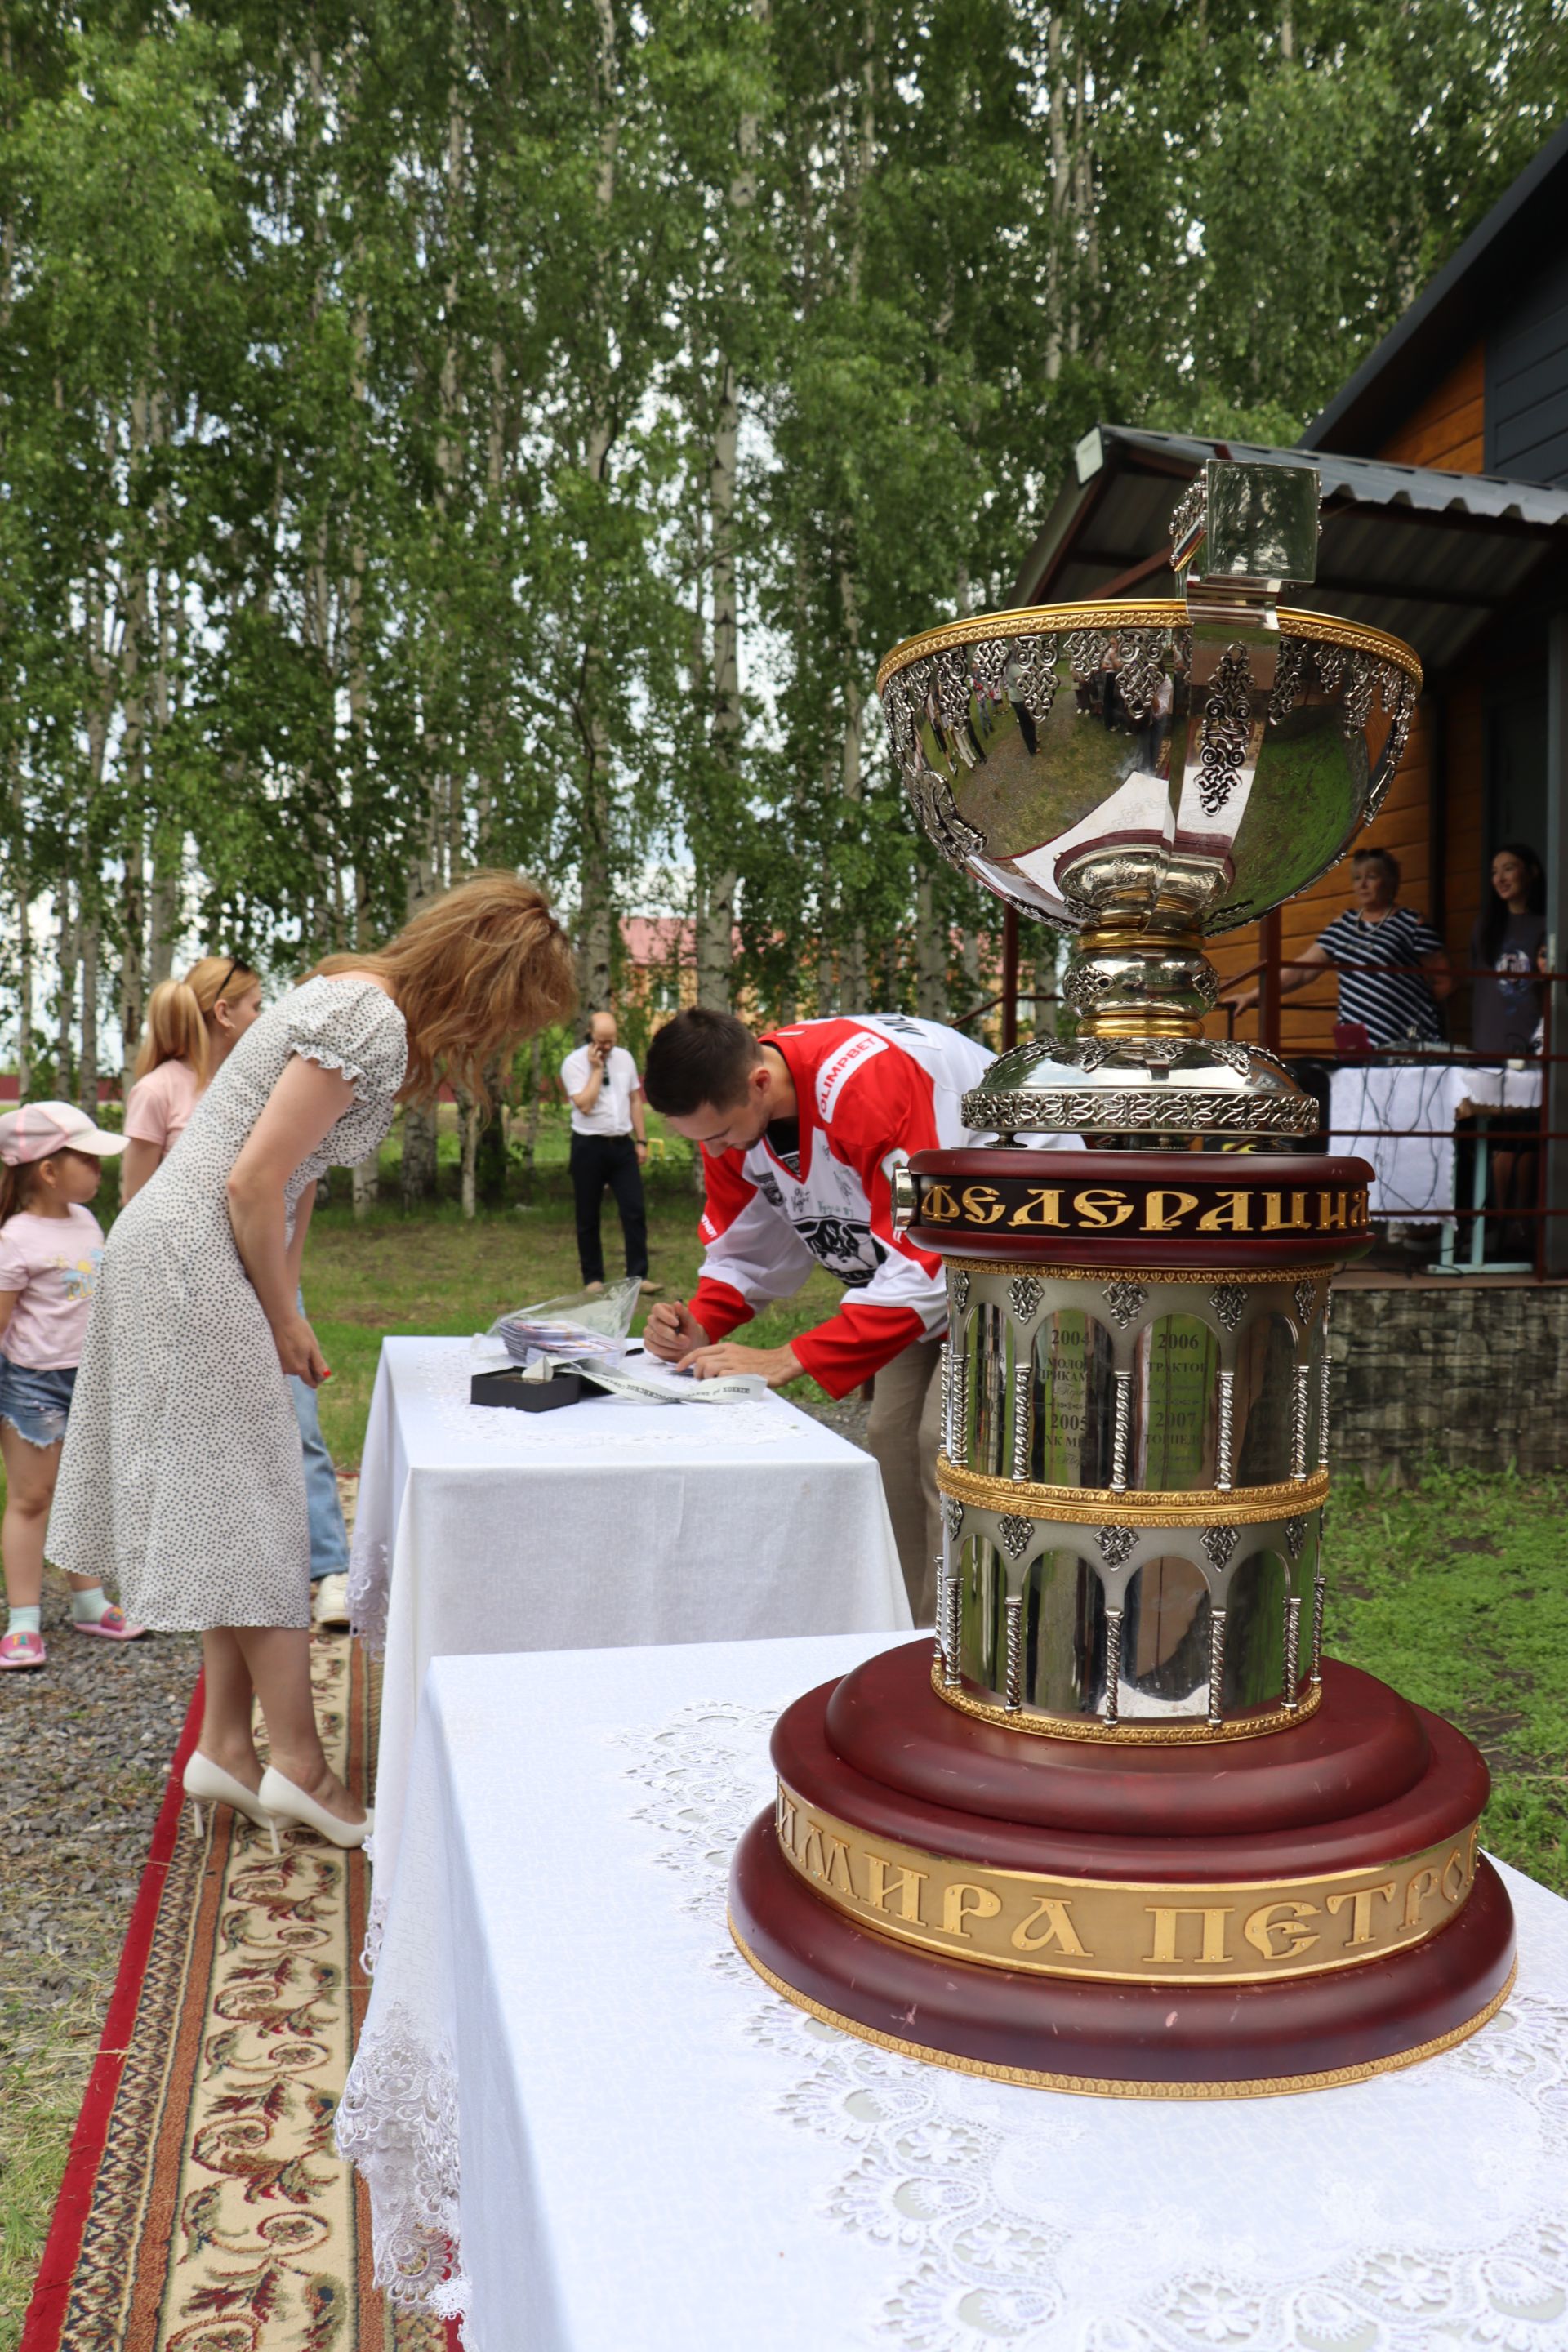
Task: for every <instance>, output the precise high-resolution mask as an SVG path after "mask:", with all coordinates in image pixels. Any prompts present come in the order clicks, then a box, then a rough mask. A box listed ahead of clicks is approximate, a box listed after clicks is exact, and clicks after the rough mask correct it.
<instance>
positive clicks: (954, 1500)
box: [942, 1495, 963, 1543]
mask: <svg viewBox="0 0 1568 2352" xmlns="http://www.w3.org/2000/svg"><path fill="white" fill-rule="evenodd" d="M942 1524H943V1526H944V1527H945V1528H946V1529H947V1532H948V1534H949V1536H950V1537H951V1538H952V1541H953V1542H954V1543H956V1542H957V1541H958V1538H959V1537H960V1535H961V1534H962V1533H963V1504H962V1503H961V1502H960V1501H959V1499H958V1496H956V1495H944V1496H942Z"/></svg>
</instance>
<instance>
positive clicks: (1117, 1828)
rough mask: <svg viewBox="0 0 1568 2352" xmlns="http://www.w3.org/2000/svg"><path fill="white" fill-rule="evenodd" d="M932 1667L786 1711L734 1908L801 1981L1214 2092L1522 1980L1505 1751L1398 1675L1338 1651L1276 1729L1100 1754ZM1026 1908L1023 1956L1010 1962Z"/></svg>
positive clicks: (892, 2025)
mask: <svg viewBox="0 0 1568 2352" xmlns="http://www.w3.org/2000/svg"><path fill="white" fill-rule="evenodd" d="M773 1761H774V1764H775V1766H776V1768H777V1770H778V1775H779V1780H780V1783H781V1806H780V1811H779V1812H778V1814H777V1815H774V1814H764V1815H763V1816H762V1817H761V1818H760V1819H759V1820H758V1821H756V1822H753V1823H752V1827H751V1829H750V1830H749V1831H748V1832H747V1833H746V1835H745V1837H744V1839H743V1840H742V1843H741V1845H740V1847H739V1849H738V1850H737V1853H736V1856H735V1861H734V1865H733V1870H732V1873H731V1886H730V1908H731V1927H732V1929H733V1932H734V1935H735V1937H736V1940H737V1942H738V1943H739V1945H740V1947H741V1948H742V1951H743V1952H744V1953H745V1955H746V1957H747V1958H748V1959H749V1960H750V1961H751V1962H752V1966H753V1967H755V1968H756V1969H758V1971H759V1973H761V1974H762V1975H763V1976H764V1977H765V1978H766V1979H768V1980H769V1982H771V1983H772V1984H773V1985H774V1986H775V1988H776V1989H777V1990H779V1991H781V1992H783V1993H784V1995H785V1996H786V1997H787V1998H788V1999H790V2000H794V2001H795V2002H797V2003H799V2004H800V2005H801V2006H803V2007H805V2008H807V2009H810V2010H812V2011H816V2013H818V2014H820V2015H822V2016H824V2017H826V2018H828V2019H830V2020H832V2021H834V2022H836V2023H837V2024H839V2025H842V2026H844V2027H845V2028H846V2029H847V2031H848V2032H852V2033H857V2034H859V2035H861V2036H863V2037H865V2038H866V2039H868V2040H871V2041H875V2042H882V2043H885V2044H887V2045H889V2046H890V2047H894V2048H897V2049H900V2050H904V2051H907V2052H908V2053H910V2055H912V2056H916V2057H921V2058H926V2059H934V2060H936V2061H937V2062H938V2063H942V2064H946V2065H951V2066H955V2067H959V2068H962V2069H965V2070H967V2071H969V2072H972V2073H975V2074H989V2075H994V2076H998V2077H1001V2078H1004V2079H1005V2080H1008V2081H1017V2082H1025V2083H1031V2084H1041V2085H1044V2086H1046V2087H1053V2088H1058V2089H1067V2090H1076V2091H1085V2092H1093V2093H1100V2094H1104V2095H1121V2096H1142V2097H1159V2098H1204V2097H1237V2096H1244V2095H1253V2094H1264V2093H1270V2092H1284V2091H1297V2090H1307V2089H1313V2088H1318V2087H1326V2086H1328V2085H1330V2084H1339V2083H1345V2082H1352V2081H1355V2080H1357V2079H1359V2078H1360V2077H1362V2076H1363V2075H1366V2074H1374V2073H1377V2072H1379V2071H1381V2070H1382V2069H1384V2068H1385V2067H1391V2066H1400V2065H1407V2064H1409V2063H1412V2062H1413V2061H1414V2060H1415V2059H1418V2058H1421V2057H1425V2056H1427V2055H1429V2054H1431V2053H1434V2052H1435V2051H1437V2050H1440V2049H1444V2048H1447V2046H1449V2045H1450V2044H1451V2043H1453V2042H1458V2041H1461V2040H1462V2039H1463V2038H1464V2037H1465V2036H1466V2035H1467V2034H1468V2033H1472V2032H1475V2031H1476V2029H1477V2028H1478V2027H1479V2026H1480V2025H1482V2024H1484V2023H1485V2021H1487V2019H1488V2018H1489V2017H1490V2016H1491V2015H1492V2014H1493V2012H1494V2011H1496V2009H1497V2008H1498V2007H1499V2006H1500V2002H1501V2001H1502V2000H1503V1999H1504V1997H1505V1996H1506V1993H1507V1990H1508V1987H1509V1985H1510V1982H1511V1979H1512V1970H1513V1920H1512V1914H1511V1911H1510V1906H1509V1901H1508V1897H1507V1895H1506V1894H1505V1893H1504V1891H1503V1888H1502V1885H1501V1883H1500V1880H1499V1878H1498V1876H1497V1874H1496V1873H1495V1872H1494V1871H1493V1870H1492V1869H1491V1868H1490V1866H1489V1864H1487V1863H1486V1862H1485V1861H1484V1860H1480V1861H1479V1862H1477V1861H1476V1860H1475V1855H1474V1837H1473V1830H1474V1824H1475V1822H1476V1820H1477V1817H1478V1815H1479V1811H1480V1810H1481V1807H1482V1806H1483V1805H1484V1803H1485V1801H1486V1795H1487V1771H1486V1767H1485V1765H1484V1763H1483V1762H1482V1760H1481V1759H1480V1757H1479V1754H1478V1753H1477V1751H1476V1750H1475V1748H1473V1747H1472V1746H1471V1745H1470V1743H1469V1742H1468V1740H1467V1739H1465V1738H1463V1737H1462V1736H1461V1734H1459V1733H1458V1732H1457V1731H1456V1730H1454V1729H1453V1727H1451V1726H1450V1725H1448V1724H1446V1723H1443V1722H1441V1721H1440V1720H1439V1719H1438V1718H1437V1717H1435V1716H1431V1715H1428V1714H1426V1712H1425V1710H1423V1709H1421V1708H1418V1707H1414V1706H1409V1705H1407V1704H1406V1702H1405V1700H1403V1699H1402V1698H1400V1697H1399V1696H1397V1694H1396V1693H1394V1691H1392V1690H1390V1689H1388V1687H1387V1686H1386V1685H1384V1684H1382V1683H1379V1682H1376V1681H1374V1680H1373V1678H1372V1676H1370V1675H1363V1674H1361V1673H1360V1672H1358V1671H1357V1670H1356V1669H1355V1668H1353V1667H1350V1666H1343V1665H1338V1664H1333V1663H1332V1662H1329V1663H1326V1664H1325V1665H1324V1667H1323V1695H1322V1703H1321V1706H1320V1707H1319V1708H1318V1709H1317V1711H1316V1713H1315V1714H1313V1715H1312V1716H1311V1717H1310V1718H1309V1719H1308V1720H1306V1721H1304V1722H1302V1723H1300V1724H1299V1725H1293V1726H1291V1727H1289V1728H1288V1729H1286V1730H1283V1731H1279V1732H1274V1733H1272V1734H1269V1735H1268V1736H1266V1737H1264V1738H1258V1739H1253V1740H1247V1741H1242V1742H1225V1743H1215V1744H1212V1745H1211V1744H1207V1743H1204V1742H1201V1741H1199V1742H1196V1743H1194V1744H1193V1745H1191V1746H1178V1747H1144V1748H1134V1747H1129V1748H1108V1747H1107V1746H1106V1745H1104V1744H1102V1743H1099V1742H1089V1741H1079V1740H1072V1739H1058V1738H1042V1737H1040V1736H1038V1735H1037V1734H1032V1733H1027V1732H1018V1731H1013V1730H1010V1729H1007V1728H1005V1727H1001V1726H998V1725H995V1724H993V1723H989V1722H984V1721H980V1720H976V1719H975V1718H973V1717H969V1716H966V1715H963V1714H961V1713H959V1712H958V1711H957V1710H955V1709H954V1708H952V1707H951V1706H947V1705H945V1704H944V1703H943V1701H942V1699H941V1698H940V1697H939V1696H937V1694H936V1692H935V1691H934V1690H933V1689H932V1688H931V1644H930V1642H929V1641H925V1640H922V1641H920V1642H916V1643H910V1644H908V1645H907V1646H903V1647H900V1648H899V1649H896V1650H891V1651H887V1652H884V1653H883V1654H881V1655H879V1657H877V1658H874V1659H872V1660H870V1661H869V1662H868V1664H866V1665H864V1666H861V1667H858V1668H857V1669H856V1671H855V1672H854V1673H852V1674H850V1675H846V1676H845V1677H844V1679H843V1680H842V1681H841V1682H839V1683H837V1684H826V1685H823V1686H822V1688H820V1689H818V1690H815V1691H811V1692H808V1693H807V1694H806V1695H805V1696H804V1697H803V1698H800V1699H798V1700H796V1702H795V1705H794V1706H791V1707H790V1708H789V1709H788V1710H787V1711H786V1713H785V1714H784V1716H783V1717H781V1718H780V1721H779V1723H778V1726H777V1727H776V1729H775V1732H774V1735H773ZM916 1864H920V1865H922V1867H921V1868H916V1867H915V1865H916ZM1423 1864H1426V1865H1427V1866H1426V1867H1422V1865H1423ZM895 1865H901V1867H898V1866H895ZM965 1872H969V1873H972V1874H973V1883H970V1882H969V1881H968V1880H966V1879H964V1876H963V1874H964V1873H965ZM1374 1882H1375V1883H1374ZM997 1888H999V1889H1000V1890H1001V1892H1000V1894H997V1893H995V1892H993V1891H992V1890H994V1889H997ZM1356 1890H1359V1892H1358V1891H1356ZM1042 1891H1043V1892H1044V1895H1045V1896H1046V1897H1050V1896H1052V1895H1054V1896H1055V1897H1058V1898H1061V1897H1065V1900H1059V1899H1058V1900H1050V1899H1042ZM1184 1895H1190V1896H1191V1898H1192V1899H1191V1903H1190V1905H1189V1904H1187V1903H1186V1902H1185V1901H1184ZM1292 1896H1293V1897H1294V1898H1295V1899H1290V1898H1292ZM1080 1898H1081V1899H1080ZM1276 1898H1282V1899H1276ZM1009 1904H1011V1905H1012V1906H1013V1910H1012V1911H1010V1910H1009V1907H1008V1906H1009ZM873 1906H880V1908H879V1910H878V1911H877V1912H876V1916H877V1918H878V1922H879V1924H878V1925H876V1926H872V1925H870V1924H868V1919H867V1916H866V1914H867V1912H868V1910H870V1909H872V1908H873ZM922 1906H924V1907H923V1908H922ZM1096 1906H1099V1908H1098V1910H1097V1909H1096ZM1358 1906H1359V1907H1358ZM1015 1911H1016V1917H1017V1919H1018V1921H1019V1923H1020V1924H1019V1925H1018V1927H1017V1928H1016V1932H1015V1936H1014V1940H1013V1944H1012V1946H1011V1948H1016V1949H1018V1950H1020V1951H1023V1952H1026V1953H1028V1954H1031V1955H1034V1956H1036V1957H1035V1958H1034V1959H1033V1964H1032V1965H1030V1966H1027V1967H1023V1966H1018V1967H1015V1966H1009V1965H1006V1964H1005V1958H1003V1957H1000V1956H1002V1955H1005V1952H1006V1951H1007V1950H1008V1949H1009V1948H1010V1947H1009V1945H1008V1944H1007V1942H1006V1941H1005V1930H1006V1928H1007V1927H1008V1922H1009V1918H1010V1917H1011V1916H1014V1912H1015ZM988 1913H989V1916H988ZM1096 1918H1099V1919H1100V1920H1102V1921H1105V1922H1106V1923H1107V1925H1108V1930H1109V1931H1110V1943H1111V1944H1112V1945H1115V1946H1116V1953H1115V1960H1116V1966H1115V1973H1114V1975H1112V1974H1111V1973H1110V1972H1109V1969H1108V1966H1107V1965H1106V1963H1105V1953H1104V1951H1102V1949H1101V1948H1100V1936H1099V1930H1098V1929H1097V1928H1094V1927H1091V1926H1090V1925H1089V1923H1090V1922H1091V1921H1092V1920H1094V1919H1096ZM1280 1920H1283V1921H1284V1922H1285V1923H1286V1924H1285V1925H1284V1926H1283V1927H1281V1926H1279V1924H1277V1923H1278V1922H1279V1921H1280ZM1075 1921H1076V1923H1077V1925H1076V1927H1075V1925H1074V1924H1073V1923H1074V1922H1075ZM1042 1923H1044V1924H1042ZM1216 1923H1217V1924H1216ZM1079 1928H1081V1929H1082V1930H1083V1933H1082V1934H1081V1935H1080V1934H1079V1932H1078V1929H1079ZM982 1930H984V1931H985V1932H986V1933H988V1934H989V1935H990V1937H991V1948H989V1949H988V1950H986V1951H984V1953H983V1954H982V1951H981V1948H980V1943H979V1941H978V1938H979V1937H980V1934H981V1931H982ZM944 1934H945V1937H946V1943H947V1948H941V1947H942V1939H943V1936H944ZM1117 1937H1120V1938H1121V1942H1120V1944H1117V1942H1116V1939H1117ZM1244 1937H1245V1938H1246V1941H1243V1940H1242V1939H1243V1938H1244ZM969 1939H976V1940H974V1942H973V1948H972V1949H969V1948H963V1947H964V1946H965V1944H966V1942H968V1941H969ZM1369 1952H1374V1953H1375V1955H1376V1956H1375V1957H1367V1954H1368V1953H1369ZM1205 1968H1206V1969H1209V1970H1210V1972H1211V1980H1209V1981H1205V1980H1204V1971H1205ZM1221 1971H1228V1973H1225V1974H1224V1976H1223V1980H1220V1972H1221Z"/></svg>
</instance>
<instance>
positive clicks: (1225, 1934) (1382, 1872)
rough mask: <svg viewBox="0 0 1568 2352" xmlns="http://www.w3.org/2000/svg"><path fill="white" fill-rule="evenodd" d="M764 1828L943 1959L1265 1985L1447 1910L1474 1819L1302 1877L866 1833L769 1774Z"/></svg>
mask: <svg viewBox="0 0 1568 2352" xmlns="http://www.w3.org/2000/svg"><path fill="white" fill-rule="evenodd" d="M773 1819H774V1829H775V1832H776V1834H777V1837H778V1842H779V1850H780V1852H781V1853H783V1855H784V1860H785V1861H786V1862H787V1863H788V1864H789V1865H790V1867H791V1868H792V1869H793V1870H794V1871H795V1874H796V1875H797V1876H798V1877H800V1878H801V1879H803V1880H805V1883H806V1884H807V1885H809V1887H810V1888H811V1891H812V1893H813V1894H814V1895H816V1896H817V1897H818V1898H819V1899H820V1900H821V1901H822V1902H824V1903H828V1904H831V1905H832V1906H833V1907H834V1909H835V1910H837V1911H842V1912H845V1913H846V1914H847V1916H849V1917H850V1918H852V1919H854V1920H855V1921H856V1923H857V1925H858V1926H859V1927H866V1928H868V1929H869V1930H870V1931H871V1932H872V1933H873V1934H875V1935H879V1936H886V1937H890V1938H891V1940H892V1941H893V1942H894V1943H897V1944H917V1945H919V1946H920V1947H921V1949H922V1950H924V1951H928V1952H937V1953H941V1954H942V1955H943V1956H944V1957H945V1958H948V1959H952V1960H958V1961H962V1962H964V1963H967V1964H974V1965H978V1966H980V1967H983V1968H989V1969H1022V1970H1023V1971H1025V1972H1026V1974H1029V1975H1034V1976H1049V1977H1083V1978H1092V1979H1095V1980H1096V1981H1097V1982H1101V1983H1113V1984H1173V1985H1175V1984H1273V1983H1277V1982H1279V1981H1281V1980H1283V1979H1286V1978H1296V1977H1317V1976H1327V1975H1331V1974H1332V1973H1333V1972H1335V1971H1336V1970H1338V1969H1353V1968H1361V1967H1363V1966H1364V1965H1365V1964H1366V1962H1368V1961H1369V1960H1382V1959H1386V1958H1388V1957H1389V1956H1390V1954H1391V1953H1395V1952H1403V1951H1408V1950H1410V1949H1411V1948H1412V1947H1413V1946H1415V1945H1416V1944H1424V1943H1426V1941H1427V1939H1428V1938H1429V1937H1432V1936H1436V1935H1437V1934H1438V1933H1440V1931H1441V1930H1442V1929H1443V1928H1444V1927H1447V1925H1448V1923H1449V1922H1450V1920H1452V1919H1453V1918H1455V1917H1456V1916H1458V1913H1459V1912H1460V1911H1461V1910H1463V1908H1464V1906H1465V1904H1466V1902H1467V1901H1468V1897H1469V1893H1470V1889H1471V1887H1472V1885H1474V1883H1475V1874H1476V1847H1477V1837H1478V1832H1479V1822H1466V1823H1465V1825H1464V1826H1463V1827H1462V1828H1461V1829H1459V1830H1458V1831H1457V1832H1455V1833H1454V1834H1453V1835H1452V1836H1450V1837H1445V1838H1442V1839H1440V1840H1439V1841H1438V1842H1437V1843H1436V1844H1433V1845H1428V1846H1426V1847H1424V1848H1422V1850H1421V1851H1420V1852H1419V1853H1411V1854H1404V1855H1401V1856H1399V1857H1397V1858H1391V1859H1389V1860H1388V1861H1386V1862H1379V1863H1376V1864H1364V1865H1363V1867H1362V1868H1360V1869H1357V1870H1336V1871H1319V1872H1315V1873H1314V1874H1311V1875H1310V1876H1309V1877H1303V1878H1286V1877H1272V1878H1247V1879H1234V1880H1218V1881H1215V1882H1214V1883H1212V1884H1206V1885H1200V1884H1194V1883H1192V1882H1188V1881H1175V1882H1170V1883H1167V1882H1163V1881H1157V1880H1142V1879H1113V1878H1089V1877H1079V1876H1078V1875H1077V1874H1074V1875H1072V1876H1070V1877H1069V1876H1059V1875H1057V1874H1047V1873H1046V1872H1042V1871H1034V1870H1006V1869H998V1868H996V1867H994V1865H993V1864H989V1863H980V1862H972V1861H969V1860H967V1859H964V1858H963V1857H958V1858H954V1857H952V1856H951V1855H948V1854H944V1853H936V1852H933V1851H930V1850H927V1849H924V1848H921V1847H919V1846H911V1845H905V1844H903V1843H901V1842H900V1841H899V1840H897V1839H894V1838H889V1837H883V1836H880V1835H877V1836H873V1835H871V1834H870V1833H868V1832H867V1831H865V1830H862V1829H860V1828H859V1827H858V1825H857V1824H856V1823H855V1822H848V1821H845V1820H843V1819H841V1818H839V1817H837V1816H836V1815H834V1814H832V1813H828V1812H825V1811H823V1810H822V1809H821V1808H820V1807H818V1806H814V1805H811V1804H808V1803H807V1801H806V1800H805V1798H804V1797H802V1796H801V1795H799V1793H798V1792H797V1791H796V1790H794V1789H792V1788H791V1787H790V1785H789V1783H788V1782H787V1781H785V1780H780V1782H779V1783H778V1795H777V1801H776V1806H775V1811H774V1817H773Z"/></svg>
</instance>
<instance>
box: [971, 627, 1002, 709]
mask: <svg viewBox="0 0 1568 2352" xmlns="http://www.w3.org/2000/svg"><path fill="white" fill-rule="evenodd" d="M969 671H970V676H971V677H972V678H973V682H974V691H975V693H976V695H977V696H979V695H984V697H985V698H986V699H987V700H988V701H993V702H1000V701H1001V700H1002V699H1003V696H1004V688H1005V678H1006V675H1007V640H1006V639H1005V637H982V638H981V639H980V640H979V642H978V643H977V644H976V645H975V646H973V647H972V648H971V651H970V665H969Z"/></svg>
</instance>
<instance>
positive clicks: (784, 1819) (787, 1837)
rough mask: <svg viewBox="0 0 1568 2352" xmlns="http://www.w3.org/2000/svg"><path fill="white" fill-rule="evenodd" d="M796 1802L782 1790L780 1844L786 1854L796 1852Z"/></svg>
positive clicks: (780, 1796) (780, 1800)
mask: <svg viewBox="0 0 1568 2352" xmlns="http://www.w3.org/2000/svg"><path fill="white" fill-rule="evenodd" d="M795 1819H796V1815H795V1800H794V1798H793V1797H786V1796H785V1794H784V1790H783V1789H782V1788H781V1789H780V1790H779V1843H780V1845H782V1846H783V1848H784V1852H785V1853H794V1852H795Z"/></svg>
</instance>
